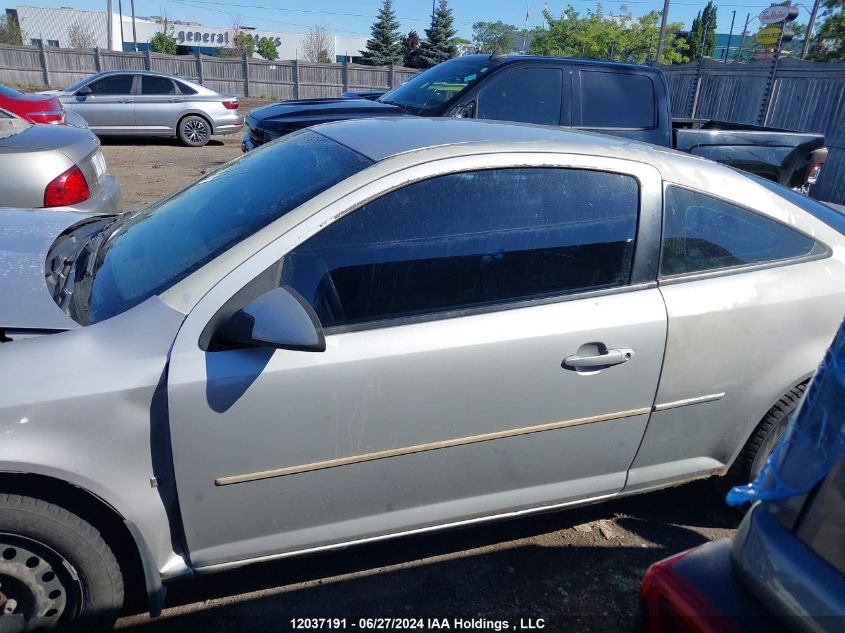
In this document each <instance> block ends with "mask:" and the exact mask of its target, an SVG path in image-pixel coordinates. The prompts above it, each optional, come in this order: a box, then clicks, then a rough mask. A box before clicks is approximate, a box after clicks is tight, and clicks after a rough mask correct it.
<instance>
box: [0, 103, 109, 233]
mask: <svg viewBox="0 0 845 633" xmlns="http://www.w3.org/2000/svg"><path fill="white" fill-rule="evenodd" d="M0 207H19V208H25V209H39V208H49V209H50V210H51V211H77V212H80V213H114V212H118V211H121V207H122V196H121V191H120V184H119V183H118V181H117V179H116V178H115V177H114V176H112V175H111V174H110V173H108V171H107V170H106V159H105V158H104V157H103V153H102V152H101V151H100V141H99V140H97V137H96V136H94V135H93V134H92V133H91V132H89V131H88V130H85V129H79V128H76V127H70V126H64V125H47V124H33V123H29V122H28V121H25V120H24V119H22V118H20V117H18V116H15V115H14V114H12V113H10V112H6V111H5V110H0ZM74 217H75V216H74Z"/></svg>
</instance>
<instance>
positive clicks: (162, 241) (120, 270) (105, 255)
mask: <svg viewBox="0 0 845 633" xmlns="http://www.w3.org/2000/svg"><path fill="white" fill-rule="evenodd" d="M371 164H372V161H370V160H369V159H367V158H365V157H363V156H361V155H360V154H356V153H355V152H353V151H352V150H350V149H348V148H346V147H344V146H342V145H339V144H338V143H335V142H334V141H332V140H330V139H328V138H326V137H324V136H321V135H320V134H317V133H315V132H311V131H303V132H298V133H294V134H291V135H290V136H286V137H284V138H282V139H280V140H278V141H276V142H274V143H270V144H267V145H266V146H265V147H262V148H260V149H258V150H255V151H253V152H250V153H249V154H245V155H244V156H243V157H242V158H239V159H237V160H235V161H234V162H232V163H229V164H228V165H226V166H224V167H222V168H220V169H218V170H216V171H214V172H212V173H210V174H208V175H206V176H204V177H202V178H200V179H199V180H197V181H195V182H194V183H192V184H191V185H188V186H187V187H186V188H184V189H182V190H181V191H179V192H177V193H175V194H174V195H172V196H170V197H169V198H165V199H164V200H162V201H160V202H159V203H157V204H155V205H153V206H152V207H149V208H147V209H144V210H142V211H139V212H137V213H134V214H132V215H130V216H124V217H123V218H122V219H121V220H119V221H118V222H117V223H116V225H115V228H114V233H113V234H112V235H111V237H109V238H108V239H107V240H104V243H103V246H102V247H101V248H100V252H99V255H98V256H97V259H96V263H95V265H94V266H93V267H92V268H93V272H92V275H89V276H88V278H86V279H83V280H81V281H80V287H79V292H77V291H74V294H75V295H77V297H79V298H78V300H77V303H76V304H75V307H74V308H73V314H72V315H71V316H72V317H73V318H75V319H76V320H77V321H80V322H82V323H95V322H97V321H102V320H104V319H107V318H109V317H111V316H114V315H115V314H119V313H120V312H123V311H124V310H127V309H129V308H131V307H133V306H135V305H137V304H139V303H141V302H142V301H144V300H145V299H147V298H149V297H151V296H153V295H156V294H159V293H161V292H163V291H164V290H166V289H167V288H169V287H170V286H172V285H173V284H175V283H176V282H177V281H179V280H180V279H183V278H185V277H186V276H188V275H189V274H190V273H192V272H193V271H195V270H197V269H198V268H200V267H201V266H202V265H204V264H206V263H207V262H209V261H211V260H212V259H214V258H215V257H217V256H218V255H220V254H221V253H223V252H224V251H226V250H227V249H229V248H231V247H232V246H233V245H235V244H237V243H238V242H240V241H242V240H244V239H246V238H247V237H249V236H250V235H252V234H253V233H255V232H256V231H258V230H259V229H261V228H263V227H265V226H267V225H268V224H270V223H271V222H273V221H274V220H276V219H278V218H280V217H282V216H283V215H285V214H286V213H288V212H289V211H292V210H293V209H295V208H296V207H298V206H299V205H301V204H302V203H304V202H306V201H307V200H309V199H310V198H312V197H314V196H315V195H317V194H318V193H320V192H322V191H325V190H326V189H328V188H329V187H331V186H332V185H334V184H336V183H338V182H340V181H341V180H344V179H345V178H347V177H349V176H351V175H352V174H354V173H356V172H359V171H361V170H362V169H365V168H367V167H368V166H370V165H371ZM86 286H88V287H87V288H86ZM79 304H81V306H80V305H79Z"/></svg>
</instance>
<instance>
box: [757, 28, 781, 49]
mask: <svg viewBox="0 0 845 633" xmlns="http://www.w3.org/2000/svg"><path fill="white" fill-rule="evenodd" d="M755 39H756V40H757V43H758V44H762V45H763V46H774V45H775V44H777V43H778V40H779V39H780V27H779V26H769V27H766V28H765V29H763V30H762V31H760V32H759V33H757V35H756V36H755Z"/></svg>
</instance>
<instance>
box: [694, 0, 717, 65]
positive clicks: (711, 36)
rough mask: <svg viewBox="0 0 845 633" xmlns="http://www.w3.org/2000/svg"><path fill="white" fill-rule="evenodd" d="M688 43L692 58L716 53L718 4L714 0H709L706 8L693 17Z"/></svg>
mask: <svg viewBox="0 0 845 633" xmlns="http://www.w3.org/2000/svg"><path fill="white" fill-rule="evenodd" d="M687 44H688V46H689V53H690V58H691V59H698V58H699V57H713V55H714V54H715V53H716V6H715V5H714V4H713V0H708V2H707V5H706V6H705V7H704V10H703V11H699V12H698V15H697V16H695V18H694V19H693V21H692V28H690V34H689V37H688V38H687Z"/></svg>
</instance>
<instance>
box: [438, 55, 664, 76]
mask: <svg viewBox="0 0 845 633" xmlns="http://www.w3.org/2000/svg"><path fill="white" fill-rule="evenodd" d="M494 55H495V54H494ZM494 55H486V54H478V55H463V56H461V57H453V58H452V59H453V60H467V59H473V60H479V61H483V60H485V59H487V60H489V61H492V62H497V63H498V64H500V65H506V64H516V63H528V64H541V63H542V64H548V63H549V62H559V63H563V64H578V65H579V66H596V67H609V68H619V69H628V70H639V71H643V72H651V73H655V74H659V73H662V71H661V70H660V69H658V68H652V67H651V66H645V65H643V64H629V63H625V62H615V61H610V60H601V59H581V58H579V57H557V56H554V55H519V54H516V53H511V54H509V55H501V56H498V57H494ZM449 61H452V60H449ZM444 63H449V62H448V61H447V62H444Z"/></svg>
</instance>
